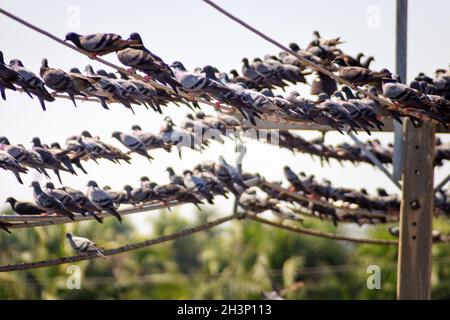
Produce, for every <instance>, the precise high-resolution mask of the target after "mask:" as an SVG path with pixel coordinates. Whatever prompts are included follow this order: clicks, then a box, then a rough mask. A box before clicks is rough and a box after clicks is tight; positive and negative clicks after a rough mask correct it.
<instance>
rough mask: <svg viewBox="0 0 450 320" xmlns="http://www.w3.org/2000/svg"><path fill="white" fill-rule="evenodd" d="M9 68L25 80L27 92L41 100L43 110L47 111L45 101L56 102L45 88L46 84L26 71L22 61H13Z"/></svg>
mask: <svg viewBox="0 0 450 320" xmlns="http://www.w3.org/2000/svg"><path fill="white" fill-rule="evenodd" d="M9 66H10V68H11V69H13V70H14V71H16V72H17V73H18V74H19V75H20V76H21V77H22V78H23V84H24V86H26V88H27V91H28V92H29V93H31V94H33V95H35V96H36V97H37V98H38V99H39V102H40V104H41V107H42V110H44V111H45V110H46V108H45V102H44V101H49V102H52V101H55V98H53V97H52V96H51V94H50V93H49V92H48V91H47V89H46V88H45V85H44V82H43V81H42V80H41V79H40V78H39V77H38V76H36V75H35V74H34V73H33V72H31V71H30V70H28V69H26V68H25V67H24V65H23V63H22V61H20V60H19V59H12V60H11V61H10V62H9Z"/></svg>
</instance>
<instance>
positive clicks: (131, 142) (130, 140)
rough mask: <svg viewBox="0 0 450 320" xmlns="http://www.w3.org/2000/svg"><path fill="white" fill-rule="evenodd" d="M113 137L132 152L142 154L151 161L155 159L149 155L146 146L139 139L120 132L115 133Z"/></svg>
mask: <svg viewBox="0 0 450 320" xmlns="http://www.w3.org/2000/svg"><path fill="white" fill-rule="evenodd" d="M111 136H112V137H113V138H116V139H117V140H119V141H120V142H121V143H122V144H123V145H124V146H125V147H127V148H128V149H130V151H131V152H135V153H137V154H140V155H141V156H143V157H145V158H147V159H148V160H149V161H151V160H152V159H153V157H152V156H150V155H149V154H148V152H147V148H146V146H145V145H144V143H143V142H142V141H141V140H140V139H139V138H137V137H135V136H132V135H130V134H128V133H122V132H119V131H115V132H113V133H112V135H111Z"/></svg>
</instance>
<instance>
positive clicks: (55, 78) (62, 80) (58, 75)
mask: <svg viewBox="0 0 450 320" xmlns="http://www.w3.org/2000/svg"><path fill="white" fill-rule="evenodd" d="M40 75H41V78H42V79H43V80H44V82H45V84H46V85H47V86H48V87H49V88H51V89H53V90H55V91H56V92H66V93H67V94H68V95H69V97H70V99H71V100H72V102H73V104H74V105H75V107H76V106H77V104H76V102H75V95H80V96H83V97H85V96H86V95H85V94H84V93H81V92H80V91H78V90H76V89H75V83H74V81H73V80H72V79H71V78H70V76H69V75H68V74H67V73H66V72H64V71H63V70H61V69H54V68H49V66H48V61H47V59H45V58H44V59H42V63H41V70H40Z"/></svg>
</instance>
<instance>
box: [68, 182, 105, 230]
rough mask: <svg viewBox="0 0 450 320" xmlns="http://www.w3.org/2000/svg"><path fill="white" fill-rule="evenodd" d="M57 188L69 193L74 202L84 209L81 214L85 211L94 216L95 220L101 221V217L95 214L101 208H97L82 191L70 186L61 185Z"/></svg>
mask: <svg viewBox="0 0 450 320" xmlns="http://www.w3.org/2000/svg"><path fill="white" fill-rule="evenodd" d="M59 190H62V191H64V192H65V193H67V194H68V195H70V196H71V197H72V198H73V200H74V201H75V203H76V204H77V205H78V206H79V207H80V208H81V209H82V210H83V211H84V212H82V214H84V213H85V212H87V213H89V214H90V215H91V216H93V217H94V218H95V220H97V222H99V223H103V220H102V218H100V217H98V216H97V212H100V211H101V210H99V209H98V208H97V207H96V206H95V205H94V204H93V203H92V202H91V200H89V198H88V197H87V196H85V195H84V194H83V192H81V191H80V190H76V189H74V188H71V187H61V188H59Z"/></svg>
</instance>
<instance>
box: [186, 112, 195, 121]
mask: <svg viewBox="0 0 450 320" xmlns="http://www.w3.org/2000/svg"><path fill="white" fill-rule="evenodd" d="M186 118H188V119H191V120H194V116H193V115H192V114H191V113H188V114H187V115H186Z"/></svg>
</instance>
